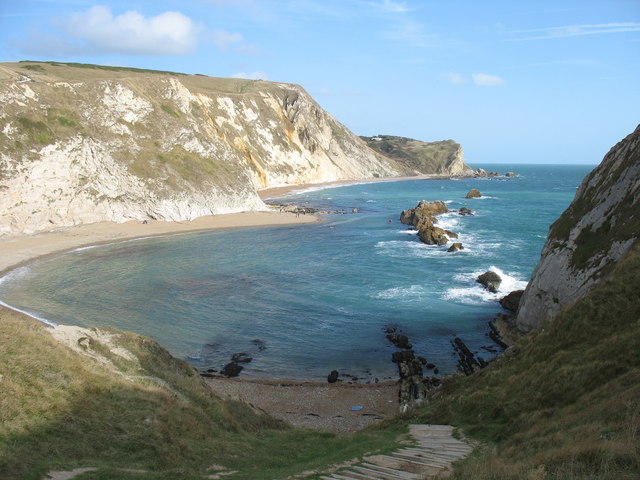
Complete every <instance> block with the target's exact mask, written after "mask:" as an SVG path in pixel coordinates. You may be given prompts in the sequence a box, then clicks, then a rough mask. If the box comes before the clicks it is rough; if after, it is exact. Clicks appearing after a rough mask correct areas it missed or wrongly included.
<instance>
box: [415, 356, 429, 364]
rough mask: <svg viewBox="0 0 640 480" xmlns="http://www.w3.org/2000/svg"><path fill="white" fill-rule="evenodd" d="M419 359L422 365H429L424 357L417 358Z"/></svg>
mask: <svg viewBox="0 0 640 480" xmlns="http://www.w3.org/2000/svg"><path fill="white" fill-rule="evenodd" d="M416 358H417V359H418V361H419V362H420V363H421V364H422V365H426V364H427V359H426V358H424V357H416Z"/></svg>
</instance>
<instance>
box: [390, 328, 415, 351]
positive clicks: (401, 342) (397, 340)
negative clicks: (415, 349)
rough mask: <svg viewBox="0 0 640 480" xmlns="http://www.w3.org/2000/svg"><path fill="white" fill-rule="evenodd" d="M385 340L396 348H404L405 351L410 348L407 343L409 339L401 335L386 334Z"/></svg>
mask: <svg viewBox="0 0 640 480" xmlns="http://www.w3.org/2000/svg"><path fill="white" fill-rule="evenodd" d="M387 339H388V340H389V341H390V342H391V343H393V344H394V345H395V346H396V347H398V348H405V349H409V348H411V344H410V343H409V337H407V336H406V335H403V334H401V333H396V332H393V333H389V334H387Z"/></svg>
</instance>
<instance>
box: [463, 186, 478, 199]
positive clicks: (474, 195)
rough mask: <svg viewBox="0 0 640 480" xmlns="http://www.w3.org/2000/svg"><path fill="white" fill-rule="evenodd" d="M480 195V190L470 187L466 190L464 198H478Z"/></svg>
mask: <svg viewBox="0 0 640 480" xmlns="http://www.w3.org/2000/svg"><path fill="white" fill-rule="evenodd" d="M481 196H482V194H481V193H480V190H478V189H477V188H472V189H471V190H469V191H468V192H467V194H466V195H465V197H464V198H480V197H481Z"/></svg>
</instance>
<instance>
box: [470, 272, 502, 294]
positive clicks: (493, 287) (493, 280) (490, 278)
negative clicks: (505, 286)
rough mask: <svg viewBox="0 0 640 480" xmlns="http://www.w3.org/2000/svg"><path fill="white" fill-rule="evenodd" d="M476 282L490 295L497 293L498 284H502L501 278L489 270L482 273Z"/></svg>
mask: <svg viewBox="0 0 640 480" xmlns="http://www.w3.org/2000/svg"><path fill="white" fill-rule="evenodd" d="M476 282H478V283H480V284H482V285H484V288H486V289H487V290H489V291H490V292H491V293H497V292H498V288H500V284H501V283H502V278H500V275H498V274H497V273H496V272H492V271H491V270H489V271H487V272H484V273H483V274H482V275H480V276H479V277H478V278H477V279H476Z"/></svg>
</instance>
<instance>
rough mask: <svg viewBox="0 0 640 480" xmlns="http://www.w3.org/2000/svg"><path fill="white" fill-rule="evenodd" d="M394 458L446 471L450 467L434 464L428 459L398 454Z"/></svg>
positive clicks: (438, 463)
mask: <svg viewBox="0 0 640 480" xmlns="http://www.w3.org/2000/svg"><path fill="white" fill-rule="evenodd" d="M393 456H394V457H396V458H402V459H404V460H408V461H410V462H412V463H418V464H420V465H426V466H428V467H434V468H439V469H441V470H444V469H445V468H447V467H448V466H449V465H447V464H442V463H440V462H433V461H431V460H429V459H426V458H419V457H416V456H413V455H404V454H398V453H394V454H393Z"/></svg>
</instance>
